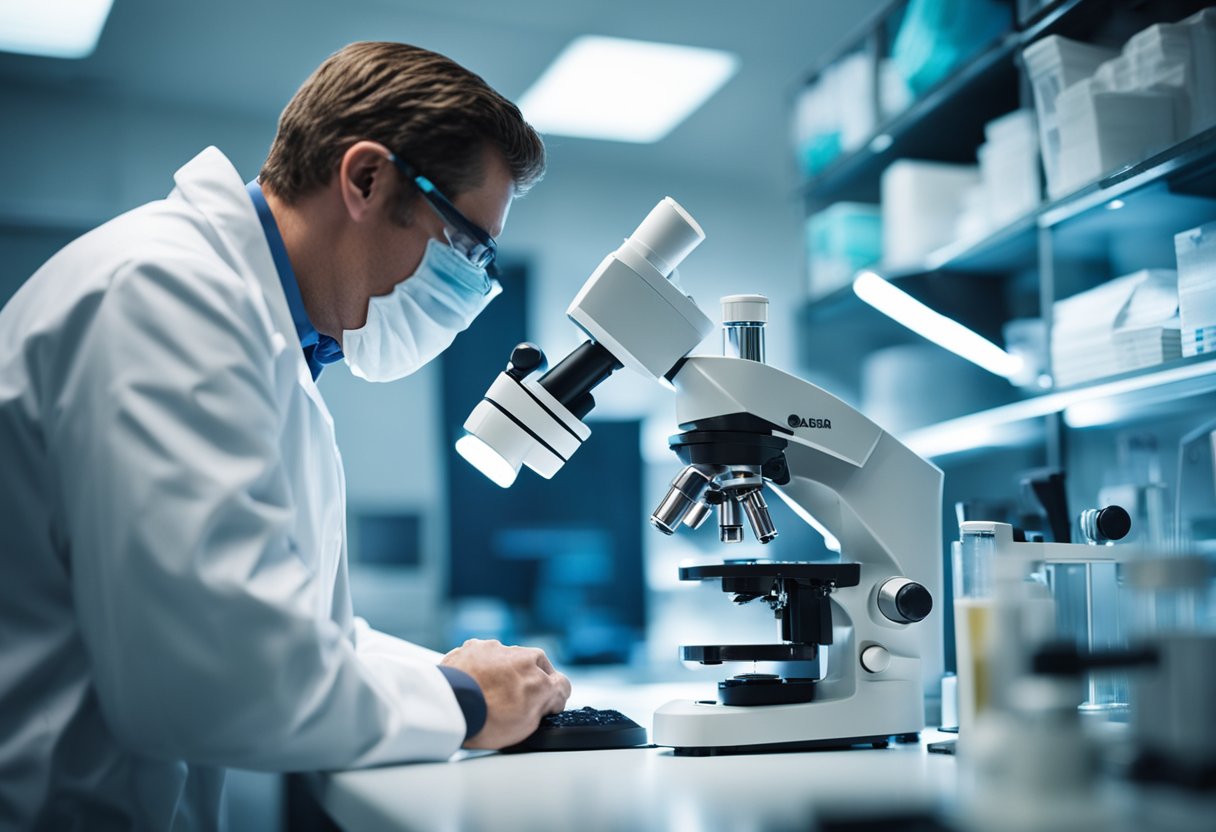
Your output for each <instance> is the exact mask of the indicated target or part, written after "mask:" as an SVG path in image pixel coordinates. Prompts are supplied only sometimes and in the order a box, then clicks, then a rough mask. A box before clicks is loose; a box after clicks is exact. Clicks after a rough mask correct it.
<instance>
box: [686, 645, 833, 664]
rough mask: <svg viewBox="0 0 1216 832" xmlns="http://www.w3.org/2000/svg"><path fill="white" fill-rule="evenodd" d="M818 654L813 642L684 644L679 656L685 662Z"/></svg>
mask: <svg viewBox="0 0 1216 832" xmlns="http://www.w3.org/2000/svg"><path fill="white" fill-rule="evenodd" d="M818 656H819V647H818V645H815V644H686V645H684V646H683V647H681V648H680V658H681V659H682V660H684V661H686V662H700V663H701V664H722V662H810V661H814V660H815V659H816V658H817V657H818Z"/></svg>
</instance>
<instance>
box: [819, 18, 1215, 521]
mask: <svg viewBox="0 0 1216 832" xmlns="http://www.w3.org/2000/svg"><path fill="white" fill-rule="evenodd" d="M896 5H897V4H892V6H890V7H888V8H887V9H886V10H884V13H883V14H884V15H886V16H888V17H889V16H891V14H892V10H893V9H895V7H896ZM1018 5H1019V8H1018V9H1017V12H1018V14H1016V15H1011V17H1013V18H1015V19H1016V20H1017V23H1015V24H1013V26H1012V28H1011V30H1010V31H1009V32H1007V33H1006V34H1004V35H1003V36H1002V37H1000V38H999V39H998V40H996V41H994V42H993V43H991V44H990V45H988V46H987V47H985V48H984V49H983V50H982V51H980V52H979V53H977V54H976V55H975V56H974V57H973V58H971V59H970V60H969V61H967V62H966V63H965V64H964V65H963V66H961V67H960V68H959V69H957V70H956V71H955V72H954V73H952V75H951V77H950V78H948V79H946V80H945V81H944V82H943V83H942V84H940V85H939V86H938V87H937V88H935V89H933V90H931V91H929V92H928V93H927V94H925V95H924V96H922V97H921V98H920V99H919V100H917V101H915V102H914V103H913V104H912V105H911V106H909V107H908V108H907V109H906V110H905V111H903V112H902V113H900V114H898V115H896V116H893V117H891V118H890V119H888V120H887V121H886V122H885V123H882V124H880V126H879V127H878V128H877V129H876V130H875V133H874V136H873V137H872V138H871V140H870V142H869V143H868V144H866V145H863V146H861V147H859V148H857V149H856V150H854V151H853V152H852V153H850V154H848V155H845V156H842V157H840V158H838V159H836V160H835V161H834V162H833V163H832V164H831V165H829V166H828V167H826V168H825V169H824V170H822V171H821V172H820V173H819V174H818V175H816V176H815V177H813V178H811V179H809V180H808V181H806V182H805V183H803V185H802V186H801V188H800V191H799V196H800V198H801V200H802V202H803V204H804V206H805V209H806V211H807V213H808V215H809V214H810V213H813V212H815V211H818V210H821V209H822V208H824V207H826V206H828V205H830V204H831V203H833V202H835V201H838V200H856V201H863V202H877V201H878V197H879V190H880V188H879V184H880V179H881V175H882V172H883V170H884V169H885V167H886V166H887V165H888V164H889V163H890V162H892V161H894V160H895V159H899V158H919V159H927V160H933V161H952V162H958V161H967V162H974V161H975V151H976V148H977V146H978V145H979V143H980V142H981V141H982V140H983V125H984V124H985V123H986V122H987V121H990V120H991V119H993V118H995V117H998V116H1000V115H1003V114H1004V113H1005V112H1008V111H1010V110H1012V109H1014V108H1016V107H1018V106H1019V105H1020V106H1022V107H1027V106H1033V101H1032V99H1031V97H1030V84H1029V81H1028V78H1027V77H1026V71H1025V68H1024V67H1023V65H1022V60H1021V53H1022V51H1023V49H1025V48H1026V47H1027V46H1028V45H1029V44H1031V43H1033V42H1034V41H1036V40H1038V39H1039V38H1042V37H1045V36H1048V35H1052V34H1058V35H1062V36H1065V37H1070V38H1074V39H1079V40H1084V41H1088V42H1093V43H1100V44H1104V45H1108V46H1121V45H1122V44H1123V43H1124V42H1126V40H1127V39H1128V38H1129V37H1130V36H1131V35H1133V34H1135V33H1136V32H1138V31H1140V30H1141V29H1143V28H1144V27H1145V26H1147V25H1151V24H1152V23H1155V22H1161V21H1174V20H1181V19H1183V18H1185V17H1188V16H1189V15H1191V14H1192V13H1194V12H1195V11H1197V10H1199V9H1202V8H1205V7H1210V6H1216V0H1202V1H1201V0H1154V1H1153V2H1149V1H1148V0H1057V2H1053V3H1048V4H1046V5H1044V6H1043V7H1042V8H1039V9H1032V8H1030V7H1031V6H1032V5H1034V4H1033V2H1032V0H1027V1H1026V2H1020V3H1019V4H1018ZM873 25H875V26H877V25H879V24H878V22H877V21H875V22H873ZM863 40H864V37H863ZM853 48H856V47H855V45H854V47H853ZM847 51H848V50H846V52H847ZM977 99H978V100H980V101H981V104H980V105H979V106H977V105H976V103H975V102H976V101H977ZM989 105H991V106H989ZM935 138H936V139H937V143H936V144H934V139H935ZM1213 221H1216V128H1212V129H1208V130H1206V131H1204V132H1202V133H1199V134H1198V135H1195V136H1192V137H1190V138H1188V139H1186V140H1184V141H1181V142H1178V143H1177V144H1175V145H1174V146H1172V147H1169V148H1167V149H1165V150H1163V151H1161V152H1158V153H1156V154H1154V155H1152V156H1151V157H1149V158H1146V159H1143V160H1141V161H1138V162H1136V163H1134V164H1130V165H1127V166H1125V167H1123V168H1121V169H1118V170H1112V171H1109V172H1107V173H1106V174H1105V175H1103V176H1102V177H1101V178H1099V179H1098V180H1097V181H1093V182H1091V183H1089V184H1087V185H1085V186H1083V187H1080V188H1078V189H1076V190H1075V191H1073V192H1072V193H1069V194H1066V195H1064V196H1062V197H1060V198H1057V199H1052V200H1047V201H1045V202H1043V203H1042V204H1041V205H1040V206H1039V207H1038V208H1037V209H1035V210H1033V211H1031V212H1029V213H1027V214H1026V215H1024V216H1022V217H1020V218H1018V219H1016V220H1015V221H1013V222H1010V223H1009V224H1007V225H1005V226H1004V227H1001V228H997V229H992V230H989V231H988V232H986V233H985V234H983V235H982V236H980V237H978V238H972V239H965V240H956V241H955V242H952V243H950V244H948V245H946V246H943V247H941V248H939V249H937V250H936V251H933V252H931V253H930V254H929V255H927V256H926V257H925V258H924V259H923V262H921V263H919V264H917V265H915V266H914V267H904V268H899V269H891V268H884V267H883V266H882V265H877V266H874V267H873V270H874V271H875V272H877V273H879V274H881V275H882V276H884V277H885V278H887V279H888V280H890V281H892V282H893V283H895V284H897V285H899V286H900V287H901V288H903V289H904V290H905V291H907V292H908V293H909V294H911V295H913V296H914V297H917V298H919V299H920V300H922V301H923V302H925V303H927V304H929V305H930V306H931V307H933V308H935V309H937V310H938V311H940V312H942V313H943V314H946V315H948V316H950V317H954V318H956V319H958V320H960V321H962V322H963V323H964V324H966V325H968V326H970V327H971V328H972V329H975V330H977V331H979V332H981V334H983V335H985V336H987V337H989V338H991V339H993V340H995V341H997V342H998V343H1001V329H1000V324H1001V322H1003V321H1004V320H1009V319H1011V318H1014V317H1023V316H1027V314H1029V315H1031V316H1037V317H1041V318H1042V319H1043V320H1044V322H1045V326H1046V327H1047V331H1048V343H1049V344H1050V331H1051V329H1050V328H1051V326H1052V320H1051V318H1052V312H1053V306H1054V303H1055V302H1056V301H1058V300H1060V299H1063V298H1066V297H1069V296H1071V295H1072V294H1075V293H1076V292H1079V291H1083V290H1086V289H1089V288H1092V287H1093V286H1095V285H1098V284H1100V283H1103V282H1105V281H1106V280H1109V279H1112V278H1114V277H1117V276H1119V275H1122V274H1128V273H1130V272H1133V271H1137V270H1139V269H1144V268H1174V267H1175V263H1174V254H1173V235H1174V234H1176V233H1178V232H1180V231H1183V230H1185V229H1187V228H1192V227H1195V226H1197V225H1202V224H1205V223H1208V222H1213ZM950 303H954V304H955V308H954V309H950V308H948V305H949V304H950ZM993 315H996V316H997V317H998V319H999V320H998V321H997V322H996V325H995V327H994V325H993V320H992V316H993ZM1002 315H1003V316H1004V317H1003V318H1001V316H1002ZM985 316H987V317H985ZM799 321H800V323H801V325H802V327H803V336H802V337H803V340H804V342H805V343H806V344H807V346H806V347H805V348H804V349H803V353H802V354H803V361H804V363H805V364H806V365H807V366H808V367H809V368H811V369H812V371H813V370H815V369H818V368H819V367H820V365H821V364H822V365H823V366H824V367H829V368H830V372H829V371H828V370H826V369H825V371H824V372H825V381H828V382H839V383H840V389H842V390H846V391H848V390H850V389H851V388H850V384H852V385H853V386H854V387H857V388H858V389H859V382H860V379H861V377H862V364H863V360H864V359H863V357H864V355H865V354H867V353H869V352H870V351H872V350H875V349H881V348H883V347H886V346H892V345H897V344H901V343H924V342H923V341H922V340H921V339H920V338H919V337H918V336H916V335H913V334H911V333H909V332H907V331H906V330H903V329H902V328H901V327H900V326H899V325H898V324H896V323H894V322H893V321H890V320H888V319H886V318H884V317H883V316H882V315H881V314H880V313H878V312H876V311H875V310H873V309H871V308H870V307H868V306H867V305H865V304H864V303H863V302H862V301H861V300H860V299H859V298H857V297H856V296H855V295H854V294H853V291H852V287H851V286H849V287H844V288H841V289H838V290H836V291H834V292H832V293H830V294H827V295H823V296H820V297H817V298H814V299H811V300H808V301H807V302H806V303H805V304H804V305H803V307H802V308H801V310H800V315H799ZM841 345H847V346H845V347H842V346H841ZM816 351H818V352H816ZM824 351H830V353H829V356H830V357H829V358H828V359H826V360H825V361H823V362H817V361H816V360H815V359H816V357H817V355H818V354H821V353H823V352H824ZM1048 371H1050V368H1048ZM837 375H839V378H837V377H836V376H837ZM960 377H961V376H960ZM935 383H940V385H941V386H942V388H948V387H950V386H951V385H952V384H956V383H964V382H959V381H958V380H957V379H953V378H948V377H941V378H940V380H938V381H935ZM1009 393H1010V395H1009V397H1008V399H1006V400H1005V401H1000V400H992V401H991V402H990V403H989V406H981V407H978V408H974V409H972V410H969V411H966V412H960V413H957V414H956V415H952V416H949V417H948V418H945V419H944V420H941V421H938V422H935V423H933V424H928V425H922V426H917V427H914V428H906V429H904V430H902V431H900V430H899V428H898V427H896V429H895V432H896V434H897V435H899V436H900V437H901V439H903V440H904V441H905V442H906V443H907V444H908V445H909V446H910V447H911V448H912V449H913V450H915V451H917V452H918V453H920V454H922V455H924V456H926V457H928V458H931V459H933V460H934V461H935V462H936V463H937V464H939V465H941V466H942V467H943V468H944V469H945V470H946V471H947V477H946V490H947V493H946V501H947V506H949V505H950V504H951V503H952V501H953V500H954V499H967V498H971V497H978V498H984V497H991V496H994V495H995V494H996V492H998V491H1001V493H1003V494H1006V496H1007V491H1008V488H1009V487H1010V486H1012V485H1013V478H1014V476H1015V475H1016V473H1017V472H1018V471H1024V470H1026V469H1027V468H1032V467H1036V466H1041V465H1051V466H1054V467H1061V468H1064V469H1066V470H1067V471H1068V475H1069V481H1070V488H1071V489H1074V490H1075V494H1074V498H1075V496H1076V495H1080V498H1081V499H1082V500H1085V501H1086V502H1084V503H1081V504H1082V505H1088V504H1090V503H1091V502H1092V501H1093V500H1095V499H1097V496H1096V495H1097V494H1098V493H1099V491H1100V490H1101V489H1102V488H1103V487H1105V486H1107V485H1111V482H1110V480H1112V478H1113V479H1116V480H1117V479H1118V478H1119V477H1125V478H1132V477H1134V476H1139V474H1133V473H1129V471H1130V468H1129V467H1128V466H1129V465H1131V463H1129V462H1128V454H1129V452H1128V447H1129V443H1128V441H1127V440H1128V437H1129V436H1132V435H1133V434H1134V435H1135V437H1140V436H1144V437H1147V439H1146V440H1145V443H1141V444H1139V445H1137V447H1144V446H1151V447H1155V448H1156V449H1157V451H1156V454H1157V457H1158V463H1159V466H1158V469H1157V473H1155V474H1153V476H1158V477H1161V478H1162V481H1163V482H1169V481H1172V480H1171V477H1173V476H1174V474H1173V471H1174V469H1175V468H1176V467H1177V464H1178V460H1177V442H1178V440H1179V438H1180V437H1181V436H1182V435H1184V434H1186V433H1187V432H1188V431H1190V430H1191V429H1193V428H1195V427H1196V426H1198V425H1199V424H1200V423H1202V422H1205V421H1207V420H1209V419H1210V418H1211V414H1212V413H1213V411H1214V409H1216V356H1209V355H1201V356H1196V357H1193V358H1184V359H1180V360H1176V361H1172V362H1169V363H1166V364H1161V365H1157V366H1154V367H1151V368H1147V369H1142V370H1137V371H1134V372H1129V373H1124V374H1121V375H1117V376H1111V377H1106V378H1101V379H1097V380H1094V381H1091V382H1088V383H1085V384H1080V385H1076V386H1073V387H1050V386H1049V387H1047V389H1043V390H1034V389H1026V390H1014V389H1013V388H1009ZM925 395H926V396H934V395H937V393H936V392H935V391H933V390H927V391H925ZM859 398H863V399H864V396H859ZM963 398H967V397H963ZM1133 444H1134V443H1133ZM1137 464H1139V463H1137ZM985 489H987V491H985ZM1002 489H1004V490H1003V491H1002ZM945 519H946V520H947V526H946V528H949V527H950V526H949V523H950V522H952V515H950V514H948V515H947V517H946V518H945Z"/></svg>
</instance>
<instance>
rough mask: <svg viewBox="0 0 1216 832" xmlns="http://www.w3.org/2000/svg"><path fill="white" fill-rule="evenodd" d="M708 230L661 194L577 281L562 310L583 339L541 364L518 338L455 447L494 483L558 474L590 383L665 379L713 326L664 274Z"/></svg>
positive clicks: (575, 440) (582, 428)
mask: <svg viewBox="0 0 1216 832" xmlns="http://www.w3.org/2000/svg"><path fill="white" fill-rule="evenodd" d="M704 239H705V233H704V232H703V231H702V230H701V226H699V225H698V224H697V222H696V220H694V219H693V218H692V217H691V216H690V215H689V214H688V212H687V211H685V210H684V209H683V208H682V207H680V205H679V204H678V203H677V202H676V201H675V200H674V199H672V198H671V197H666V198H664V199H663V200H662V201H661V202H660V203H659V204H658V205H656V206H655V207H654V209H653V210H651V212H650V213H649V214H648V215H647V216H646V218H645V219H644V220H643V221H642V224H641V225H639V226H638V227H637V230H635V231H634V232H633V234H631V235H630V236H629V237H628V238H627V239H626V240H625V241H624V242H623V243H622V244H621V246H620V248H618V249H617V250H616V251H614V252H613V253H611V254H609V255H608V256H607V257H605V258H604V260H603V262H601V263H600V265H599V267H598V268H597V269H596V270H595V271H594V272H593V273H592V275H591V277H590V278H588V279H587V282H586V283H585V284H584V285H583V287H582V289H581V290H580V291H579V293H578V295H577V296H576V297H575V299H574V301H573V302H572V303H571V304H570V308H569V309H568V310H567V313H566V314H567V315H568V316H569V317H570V319H571V320H572V321H574V323H576V324H577V325H578V326H579V327H580V328H581V329H582V330H583V331H584V332H585V333H586V334H587V335H588V336H589V338H590V340H587V341H585V342H583V343H582V344H581V345H580V346H579V347H578V348H576V349H575V350H574V351H573V352H571V353H570V354H569V355H568V356H566V357H565V358H564V359H562V361H561V362H559V363H558V364H557V366H555V367H554V368H553V369H551V370H549V371H548V372H545V369H546V364H547V362H546V360H545V356H544V353H543V352H541V350H540V348H539V347H536V346H535V345H533V344H520V345H519V346H517V347H516V348H515V350H514V351H513V352H512V354H511V361H510V363H509V364H508V365H507V369H506V370H505V371H504V372H502V373H500V374H499V376H498V378H496V379H495V380H494V383H493V384H492V385H491V386H490V389H489V390H488V391H486V394H485V397H484V398H483V399H482V401H481V402H480V403H479V404H478V405H477V406H476V407H475V408H474V409H473V412H472V413H471V414H470V415H469V418H468V419H467V420H466V421H465V423H464V429H465V435H464V436H462V437H461V438H460V439H459V440H458V441H457V442H456V451H457V452H458V453H459V454H460V455H461V456H462V457H464V458H465V459H466V460H467V461H468V462H470V463H471V464H472V465H473V466H474V467H476V468H477V469H478V470H479V471H481V472H482V473H483V474H485V475H486V476H487V477H489V478H490V479H491V480H492V481H493V482H495V483H497V484H498V485H500V486H502V487H503V488H506V487H508V486H510V485H511V484H512V483H513V482H514V481H515V478H516V476H517V475H518V474H519V470H520V468H521V467H524V466H527V467H528V468H531V469H532V470H533V471H535V472H536V473H538V474H540V475H541V476H542V477H545V478H546V479H549V478H551V477H552V476H553V475H554V474H556V473H557V472H558V471H559V470H560V469H561V467H562V466H563V465H565V463H566V461H567V460H568V459H569V458H570V456H571V455H572V454H573V453H574V452H575V451H577V450H578V448H579V447H580V446H581V445H582V443H583V441H585V440H586V439H587V437H588V436H590V435H591V430H590V429H589V428H588V427H587V426H586V425H585V424H584V423H583V421H582V420H583V418H584V417H585V416H586V415H587V414H588V413H589V412H590V411H591V409H592V408H593V407H595V399H594V398H593V397H592V395H591V391H592V389H594V388H595V387H596V386H597V385H599V384H600V383H601V382H603V381H604V380H605V379H607V378H608V377H609V376H610V375H612V373H613V372H615V371H616V370H619V369H621V367H629V368H630V369H632V370H634V371H636V372H639V373H641V374H642V375H644V376H646V377H648V378H651V379H654V380H655V381H658V382H660V383H661V384H665V385H667V386H670V382H668V381H667V380H666V376H667V374H668V373H669V371H670V370H671V369H672V368H673V367H674V366H675V365H676V364H677V363H679V361H680V359H682V358H683V357H684V356H685V355H687V354H688V352H689V350H691V349H692V348H693V347H695V346H697V344H699V343H700V342H701V341H702V339H704V338H705V336H706V335H708V334H709V333H710V332H711V331H712V330H713V322H712V321H710V319H709V318H707V317H706V316H705V314H704V313H703V312H702V311H701V310H700V309H699V308H697V305H696V303H694V302H693V300H692V298H690V297H688V296H687V295H685V294H684V293H683V292H682V291H680V289H679V288H678V287H677V286H676V285H675V284H674V283H672V282H671V278H672V276H673V275H674V272H675V269H676V267H677V266H679V265H680V263H681V262H683V260H684V258H685V257H687V256H688V255H689V254H690V253H691V252H692V251H693V249H695V248H696V247H697V246H698V245H700V244H701V242H702V241H703V240H704Z"/></svg>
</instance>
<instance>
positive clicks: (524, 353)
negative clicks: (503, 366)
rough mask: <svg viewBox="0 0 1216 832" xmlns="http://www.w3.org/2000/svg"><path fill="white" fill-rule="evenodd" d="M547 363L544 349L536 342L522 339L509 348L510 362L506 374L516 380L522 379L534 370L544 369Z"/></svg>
mask: <svg viewBox="0 0 1216 832" xmlns="http://www.w3.org/2000/svg"><path fill="white" fill-rule="evenodd" d="M548 364H549V362H548V360H547V359H546V358H545V352H544V350H542V349H541V348H540V347H538V346H536V344H532V343H529V342H527V341H524V342H523V343H522V344H517V345H516V346H515V349H513V350H511V363H510V364H508V365H507V375H509V376H511V378H513V379H515V380H516V381H523V380H524V379H525V378H527V377H528V376H529V375H530V374H531V373H532V372H533V371H534V370H541V371H544V369H545V368H546V367H547V366H548Z"/></svg>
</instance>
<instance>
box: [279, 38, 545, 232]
mask: <svg viewBox="0 0 1216 832" xmlns="http://www.w3.org/2000/svg"><path fill="white" fill-rule="evenodd" d="M362 139H370V140H372V141H376V142H380V143H381V144H383V145H385V146H386V147H388V148H389V149H390V150H392V151H393V153H395V154H397V155H398V157H400V158H401V159H403V160H404V161H406V162H408V163H409V164H411V165H413V166H414V167H415V168H416V169H417V170H418V172H419V173H421V174H423V175H424V176H426V177H427V178H428V179H430V180H431V181H432V182H434V183H435V187H437V188H438V189H439V190H440V191H442V192H443V193H445V194H447V195H448V196H449V197H452V198H454V197H455V196H456V195H457V194H459V193H461V192H463V191H466V190H468V189H469V188H475V187H477V186H478V185H479V184H480V183H481V181H482V177H483V176H484V173H485V171H484V159H483V153H484V148H485V147H486V146H489V147H492V148H496V149H497V150H499V151H500V152H501V153H502V156H503V159H504V161H505V162H506V164H507V169H508V170H509V171H510V172H511V178H512V179H513V180H514V182H515V190H516V193H523V192H524V191H526V190H527V189H528V188H530V187H531V186H532V185H534V184H535V183H536V182H538V181H539V180H540V178H541V176H542V175H544V170H545V147H544V144H543V143H542V142H541V139H540V136H538V135H537V133H536V131H535V130H533V129H532V127H531V126H530V125H529V124H528V123H527V122H526V121H524V118H523V115H522V114H520V112H519V108H518V107H516V106H515V105H514V104H512V103H511V102H510V101H508V100H507V99H506V98H503V97H502V96H501V95H499V94H498V93H497V92H495V91H494V90H493V89H491V88H490V86H489V85H488V84H487V83H486V82H485V81H484V80H482V78H481V77H480V76H478V75H476V74H474V73H472V72H470V71H469V70H467V69H465V68H464V67H462V66H460V65H459V64H457V63H456V62H455V61H452V60H451V59H449V58H445V57H444V56H443V55H439V54H436V53H434V52H430V51H428V50H426V49H420V48H419V47H417V46H410V45H408V44H404V43H376V42H363V43H352V44H351V45H349V46H347V47H345V48H343V49H341V50H339V51H338V52H335V53H334V54H333V55H331V56H330V57H329V58H328V59H326V61H325V62H324V63H323V64H321V66H319V67H318V68H317V70H316V71H315V72H313V74H312V75H311V76H310V77H309V78H308V80H307V81H305V82H304V84H303V86H301V87H300V89H299V90H298V91H297V92H296V94H295V95H294V96H293V97H292V99H291V101H290V102H289V103H288V104H287V107H286V109H284V110H283V115H282V116H280V118H279V131H278V134H277V135H276V136H275V138H274V143H273V144H272V145H271V146H270V154H269V156H267V158H266V163H265V165H263V166H262V171H261V174H260V179H261V181H262V183H263V184H264V185H266V186H268V187H269V188H270V190H271V191H273V192H274V193H275V195H277V196H278V197H280V198H281V199H283V200H284V201H286V202H288V203H293V202H297V201H298V200H299V199H301V198H302V197H304V196H307V195H308V194H310V193H312V192H313V191H316V190H317V189H319V188H321V187H323V186H324V185H325V184H326V183H328V182H329V181H330V179H331V178H332V177H333V176H334V175H335V174H336V173H337V170H338V164H339V162H340V161H341V159H342V154H343V153H345V152H346V150H347V149H348V148H349V147H350V146H351V145H352V144H354V143H355V142H357V141H360V140H362ZM416 194H417V189H416V188H412V187H411V188H405V189H403V190H402V200H401V203H399V206H398V208H399V210H398V212H397V213H398V214H399V215H400V217H401V218H402V219H403V220H404V219H405V218H406V217H408V209H409V206H410V205H411V204H412V203H413V202H414V197H415V195H416Z"/></svg>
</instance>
